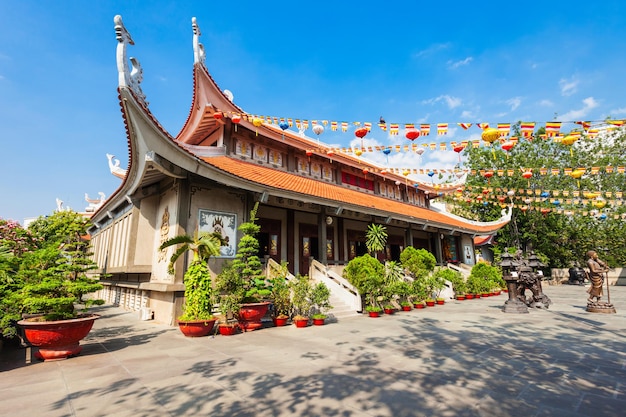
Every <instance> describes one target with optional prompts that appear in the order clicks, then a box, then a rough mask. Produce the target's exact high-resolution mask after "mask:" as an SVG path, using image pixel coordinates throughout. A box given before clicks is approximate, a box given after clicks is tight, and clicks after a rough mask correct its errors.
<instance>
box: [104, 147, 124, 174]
mask: <svg viewBox="0 0 626 417" xmlns="http://www.w3.org/2000/svg"><path fill="white" fill-rule="evenodd" d="M107 159H108V160H109V170H110V171H111V174H113V175H115V176H116V177H118V178H121V179H124V178H126V170H125V169H122V168H120V160H119V159H115V155H112V154H110V153H108V154H107Z"/></svg>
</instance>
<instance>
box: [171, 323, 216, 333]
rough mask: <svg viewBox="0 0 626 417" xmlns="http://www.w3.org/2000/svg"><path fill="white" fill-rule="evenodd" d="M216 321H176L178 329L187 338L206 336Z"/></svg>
mask: <svg viewBox="0 0 626 417" xmlns="http://www.w3.org/2000/svg"><path fill="white" fill-rule="evenodd" d="M215 321H216V319H211V320H189V321H181V320H178V328H179V329H180V331H181V332H182V333H183V334H184V335H185V336H187V337H202V336H208V335H209V334H210V333H211V330H213V326H214V325H215Z"/></svg>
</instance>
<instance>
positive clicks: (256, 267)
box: [233, 201, 271, 331]
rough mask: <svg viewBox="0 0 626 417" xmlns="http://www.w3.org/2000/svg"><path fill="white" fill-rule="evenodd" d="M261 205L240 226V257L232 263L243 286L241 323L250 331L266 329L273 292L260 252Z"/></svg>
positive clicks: (236, 257)
mask: <svg viewBox="0 0 626 417" xmlns="http://www.w3.org/2000/svg"><path fill="white" fill-rule="evenodd" d="M258 209H259V202H258V201H257V202H256V203H255V204H254V207H253V209H252V210H251V211H250V219H249V220H248V221H247V222H243V223H241V225H239V231H240V232H242V236H241V240H239V244H238V245H237V254H236V255H235V259H234V260H233V268H234V269H235V270H236V271H237V273H238V274H239V275H240V277H241V280H242V284H243V298H242V303H241V307H240V309H239V323H240V326H241V327H242V329H243V330H245V331H251V330H256V329H259V328H261V327H263V324H262V322H261V319H262V318H263V317H264V316H265V314H266V313H267V310H268V308H269V305H270V302H269V301H267V300H268V298H269V296H270V293H271V290H270V288H269V286H268V283H267V280H266V277H265V275H264V274H263V268H262V265H261V260H260V259H259V256H258V255H257V254H258V252H259V241H258V239H257V237H256V235H257V234H258V233H259V231H260V230H261V226H259V225H258V224H256V220H257V217H256V213H257V210H258Z"/></svg>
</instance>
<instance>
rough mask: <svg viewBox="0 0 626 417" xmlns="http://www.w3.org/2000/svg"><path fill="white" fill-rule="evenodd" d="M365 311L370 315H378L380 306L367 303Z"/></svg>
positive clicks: (380, 309)
mask: <svg viewBox="0 0 626 417" xmlns="http://www.w3.org/2000/svg"><path fill="white" fill-rule="evenodd" d="M365 311H367V314H368V316H370V317H379V316H380V312H381V311H382V308H380V307H379V306H377V305H368V306H367V307H365Z"/></svg>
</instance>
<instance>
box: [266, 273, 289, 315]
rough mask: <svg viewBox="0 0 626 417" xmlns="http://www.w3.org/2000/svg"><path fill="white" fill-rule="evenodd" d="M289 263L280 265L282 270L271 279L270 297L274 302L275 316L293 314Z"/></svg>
mask: <svg viewBox="0 0 626 417" xmlns="http://www.w3.org/2000/svg"><path fill="white" fill-rule="evenodd" d="M287 273H288V270H287V263H286V262H283V263H281V265H280V271H279V272H278V274H277V275H275V276H274V277H273V278H271V279H270V284H271V285H270V286H271V292H270V299H271V300H272V303H273V304H274V310H273V314H274V317H278V318H287V317H289V315H290V314H291V309H292V305H291V290H290V288H289V283H288V282H287Z"/></svg>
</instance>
